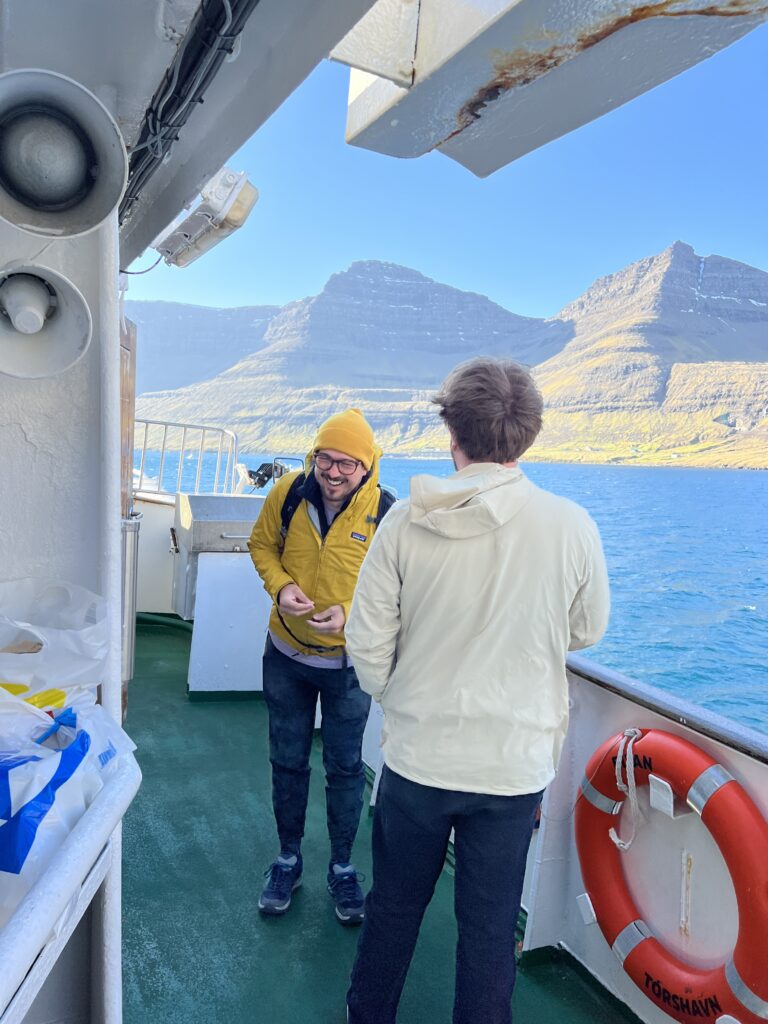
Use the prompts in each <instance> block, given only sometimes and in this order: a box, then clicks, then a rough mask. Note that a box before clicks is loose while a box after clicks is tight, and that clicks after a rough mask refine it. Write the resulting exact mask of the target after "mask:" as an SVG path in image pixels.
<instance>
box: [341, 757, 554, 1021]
mask: <svg viewBox="0 0 768 1024" xmlns="http://www.w3.org/2000/svg"><path fill="white" fill-rule="evenodd" d="M541 796H542V794H541V793H531V794H526V795H525V796H489V795H484V794H482V793H462V792H458V791H454V790H447V789H436V788H432V787H430V786H422V785H419V784H418V783H416V782H411V781H409V780H408V779H404V778H402V776H400V775H397V774H395V772H393V771H391V770H390V769H389V768H385V769H384V773H383V775H382V779H381V785H380V787H379V792H378V796H377V799H376V812H375V816H374V823H373V887H372V889H371V891H370V893H369V894H368V898H367V900H366V904H365V920H364V922H363V930H362V933H361V935H360V941H359V944H358V947H357V959H356V961H355V966H354V968H353V971H352V981H351V986H350V989H349V992H348V994H347V1006H348V1009H349V1021H350V1024H395V1022H396V1015H397V1006H398V1003H399V1001H400V995H401V993H402V990H403V984H404V983H405V976H406V974H407V972H408V967H409V965H410V962H411V957H412V956H413V951H414V948H415V946H416V939H417V937H418V934H419V927H420V925H421V920H422V917H423V916H424V911H425V910H426V908H427V905H428V904H429V901H430V899H431V898H432V894H433V892H434V889H435V885H436V883H437V880H438V877H439V876H440V872H441V870H442V867H443V862H444V860H445V854H446V850H447V848H448V839H449V837H450V833H451V829H452V828H453V829H454V833H455V834H454V851H455V855H456V879H455V897H454V905H455V911H456V921H457V924H458V932H459V937H458V945H457V948H456V992H455V999H454V1008H453V1024H480V1022H482V1024H510V1022H511V1020H512V1011H511V1005H510V1004H511V999H512V989H513V987H514V983H515V926H516V923H517V915H518V912H519V909H520V897H521V893H522V888H523V876H524V874H525V860H526V855H527V852H528V846H529V844H530V840H531V834H532V831H533V824H534V818H535V815H536V810H537V808H538V806H539V804H540V802H541Z"/></svg>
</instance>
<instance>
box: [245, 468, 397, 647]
mask: <svg viewBox="0 0 768 1024" xmlns="http://www.w3.org/2000/svg"><path fill="white" fill-rule="evenodd" d="M307 471H308V472H311V469H309V468H308V470H307ZM297 476H298V471H296V472H294V473H289V474H287V475H286V476H284V477H281V478H280V479H279V480H278V482H277V483H276V484H275V486H274V487H273V488H272V490H271V491H270V492H269V494H268V495H267V497H266V500H265V502H264V505H263V507H262V510H261V513H260V515H259V518H258V519H257V520H256V523H255V525H254V527H253V530H252V532H251V538H250V540H249V541H248V550H249V551H250V553H251V558H252V559H253V564H254V565H255V566H256V571H257V572H258V574H259V576H261V579H262V582H263V583H264V589H265V590H266V592H267V593H268V594H269V596H270V597H271V598H272V600H273V601H274V602H277V596H278V594H279V593H280V591H281V590H282V588H283V587H285V586H287V585H288V584H289V583H295V584H297V585H298V586H299V587H300V588H301V590H302V591H303V592H304V593H305V594H306V595H307V597H308V598H310V600H312V601H314V604H315V611H314V612H311V613H309V615H313V614H315V613H316V612H321V611H324V610H325V609H326V608H329V607H330V606H331V605H334V604H339V605H341V606H342V608H343V609H344V618H345V621H346V619H347V618H348V617H349V609H350V606H351V604H352V595H353V594H354V591H355V585H356V584H357V576H358V573H359V572H360V566H361V565H362V563H363V559H364V558H365V554H366V552H367V551H368V548H369V546H370V543H371V539H372V537H373V534H374V531H375V528H376V526H375V519H376V514H377V512H378V509H379V489H378V486H377V485H378V480H379V466H378V458H376V459H375V460H374V463H373V467H372V469H371V473H370V475H369V477H368V479H367V480H366V481H365V483H364V484H363V485H362V486H361V487H360V488H359V490H357V491H356V492H355V493H354V494H353V495H352V499H351V501H350V502H349V504H348V505H347V507H346V508H345V509H344V510H343V511H342V512H340V513H339V515H337V516H336V518H335V519H334V520H333V522H332V523H331V526H330V529H329V530H328V533H327V534H326V535H325V539H323V538H321V536H320V533H319V531H318V529H317V527H316V526H315V524H314V523H313V522H312V520H311V519H310V515H309V510H308V508H307V502H306V501H302V502H301V504H300V505H299V507H298V508H297V509H296V511H295V513H294V515H293V519H292V520H291V525H290V528H289V530H288V535H287V537H286V538H285V548H284V550H283V551H282V553H281V552H280V545H281V539H282V538H281V536H280V528H281V525H282V519H281V510H282V507H283V502H284V501H285V498H286V495H287V493H288V490H289V488H290V486H291V484H292V483H293V481H294V480H295V478H296V477H297ZM309 615H308V616H307V617H309ZM269 628H270V630H271V631H272V633H273V634H274V635H275V636H276V637H277V638H278V639H280V640H282V641H283V642H284V643H287V644H290V646H291V647H294V648H296V650H297V651H301V652H302V653H304V654H322V650H317V648H321V649H327V650H328V654H329V655H334V656H337V657H338V655H339V653H340V650H341V648H342V647H343V646H344V642H345V640H344V633H343V631H342V632H341V633H318V632H316V631H315V630H313V629H312V628H311V627H309V626H308V625H307V624H306V621H305V619H304V618H298V617H295V616H293V615H282V619H281V616H280V615H279V614H278V611H277V606H276V604H275V607H274V608H273V609H272V614H271V616H270V620H269Z"/></svg>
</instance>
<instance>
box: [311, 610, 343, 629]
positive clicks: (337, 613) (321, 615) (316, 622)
mask: <svg viewBox="0 0 768 1024" xmlns="http://www.w3.org/2000/svg"><path fill="white" fill-rule="evenodd" d="M344 622H345V616H344V609H343V608H342V607H341V605H340V604H332V605H331V607H330V608H326V609H325V611H324V612H315V614H314V615H313V616H312V618H311V619H307V625H309V626H311V627H312V629H314V631H315V632H316V633H340V632H341V631H342V629H344Z"/></svg>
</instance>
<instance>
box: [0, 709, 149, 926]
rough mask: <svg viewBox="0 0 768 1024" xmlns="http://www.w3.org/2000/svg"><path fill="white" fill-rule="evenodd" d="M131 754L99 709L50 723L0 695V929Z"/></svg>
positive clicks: (41, 713)
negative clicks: (122, 759)
mask: <svg viewBox="0 0 768 1024" xmlns="http://www.w3.org/2000/svg"><path fill="white" fill-rule="evenodd" d="M134 749H135V744H134V743H133V742H132V741H131V740H130V739H129V737H128V736H127V735H126V734H125V733H124V732H123V730H122V729H121V728H120V726H119V725H117V723H116V722H114V721H113V720H112V719H111V718H110V717H109V715H108V714H107V713H106V712H105V711H104V709H103V708H102V707H100V706H98V705H94V706H90V707H88V706H86V707H82V708H79V709H69V708H68V709H65V710H64V711H59V712H58V713H56V714H55V716H52V715H50V714H46V712H44V711H42V710H40V709H39V708H36V707H34V706H33V705H31V704H28V703H25V702H24V701H22V700H20V699H19V698H18V697H14V696H12V695H11V694H9V693H7V692H6V691H4V690H2V689H0V928H2V926H3V925H4V924H5V922H6V921H7V920H8V918H9V917H10V916H11V914H12V913H13V911H14V910H15V909H16V907H17V906H18V904H19V902H20V901H21V900H22V899H23V897H24V896H25V895H26V893H27V892H28V891H29V889H30V888H31V887H32V886H33V885H34V883H35V882H36V881H37V880H38V879H39V878H40V876H41V875H42V874H43V872H44V871H45V869H46V867H47V866H48V864H49V862H50V860H51V858H52V857H53V855H54V854H55V853H56V851H57V850H58V848H59V847H60V846H61V844H62V842H63V841H64V839H65V838H66V837H67V836H68V835H69V833H70V832H71V831H72V829H73V828H74V826H75V824H76V823H77V821H78V820H79V819H80V818H81V817H82V815H83V814H84V813H85V811H86V809H87V808H88V807H89V805H90V804H91V802H92V801H93V799H94V797H95V796H96V794H97V793H98V792H99V790H100V789H101V788H102V786H103V785H104V780H105V778H106V776H107V774H108V773H110V772H111V771H113V770H114V767H115V765H116V763H117V760H118V758H119V757H120V756H121V755H123V754H126V753H128V752H130V751H132V750H134Z"/></svg>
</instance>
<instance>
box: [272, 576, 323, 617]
mask: <svg viewBox="0 0 768 1024" xmlns="http://www.w3.org/2000/svg"><path fill="white" fill-rule="evenodd" d="M277 607H278V608H279V609H280V611H281V612H285V614H286V615H306V614H307V613H308V612H311V611H313V610H314V607H315V602H314V601H310V600H309V598H308V597H307V595H306V594H305V593H304V592H303V590H302V589H301V587H297V586H296V584H295V583H289V584H287V586H285V587H283V589H282V590H281V591H280V593H279V594H278V595H277Z"/></svg>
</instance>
